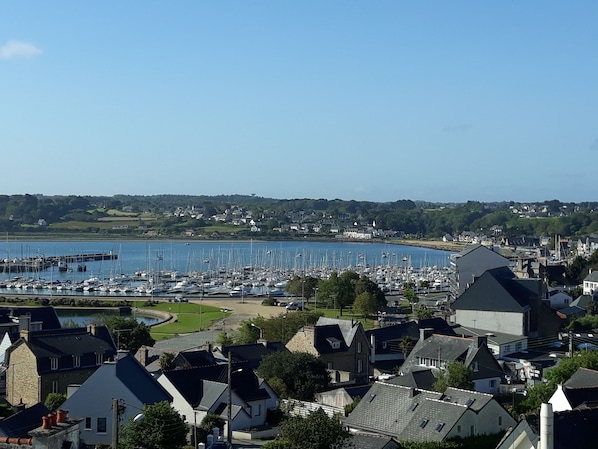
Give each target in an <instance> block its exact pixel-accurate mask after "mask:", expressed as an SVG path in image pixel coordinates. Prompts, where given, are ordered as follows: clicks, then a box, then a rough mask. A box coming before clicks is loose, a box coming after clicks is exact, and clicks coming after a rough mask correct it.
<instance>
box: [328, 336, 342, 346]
mask: <svg viewBox="0 0 598 449" xmlns="http://www.w3.org/2000/svg"><path fill="white" fill-rule="evenodd" d="M326 341H327V342H328V344H329V345H330V347H331V348H332V349H340V348H341V341H340V340H339V339H338V338H334V337H328V338H327V339H326Z"/></svg>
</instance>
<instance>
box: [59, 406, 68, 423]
mask: <svg viewBox="0 0 598 449" xmlns="http://www.w3.org/2000/svg"><path fill="white" fill-rule="evenodd" d="M66 415H67V411H66V410H60V409H59V410H56V422H57V423H61V422H66Z"/></svg>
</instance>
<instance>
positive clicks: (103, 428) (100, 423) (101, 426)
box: [97, 418, 106, 433]
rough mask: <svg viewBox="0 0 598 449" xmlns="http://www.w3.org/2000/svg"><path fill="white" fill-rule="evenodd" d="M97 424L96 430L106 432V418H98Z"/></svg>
mask: <svg viewBox="0 0 598 449" xmlns="http://www.w3.org/2000/svg"><path fill="white" fill-rule="evenodd" d="M97 424H98V425H97V427H98V428H97V432H98V433H106V418H98V421H97Z"/></svg>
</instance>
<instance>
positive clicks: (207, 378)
mask: <svg viewBox="0 0 598 449" xmlns="http://www.w3.org/2000/svg"><path fill="white" fill-rule="evenodd" d="M228 376H229V375H228V365H211V366H202V367H193V368H187V369H177V370H171V371H164V372H163V373H162V374H160V376H159V377H158V379H157V380H158V382H159V383H160V384H161V385H162V386H163V387H164V389H165V390H166V391H168V392H169V393H170V394H171V395H172V398H173V401H172V406H173V408H174V409H175V410H177V411H178V412H179V413H180V414H181V415H183V416H185V417H186V420H187V422H188V423H189V424H190V425H193V426H196V425H199V424H201V421H202V420H203V418H204V417H205V416H206V415H207V414H208V413H212V414H217V415H220V416H222V418H224V419H225V420H228V404H229V390H228V380H229V377H228ZM230 385H231V387H232V388H231V391H230V403H231V404H232V407H231V412H230V413H231V419H232V426H231V429H232V431H233V432H234V431H235V430H243V429H249V428H251V427H257V426H262V425H264V424H265V423H266V416H267V412H268V410H271V409H275V408H276V406H277V401H278V397H277V395H276V393H274V391H273V390H272V389H271V388H270V386H269V385H268V383H267V382H266V381H264V380H263V379H260V378H258V377H257V376H256V374H255V373H254V371H253V369H251V367H250V366H249V365H248V364H246V363H238V364H232V363H231V368H230ZM226 432H228V430H227V431H226Z"/></svg>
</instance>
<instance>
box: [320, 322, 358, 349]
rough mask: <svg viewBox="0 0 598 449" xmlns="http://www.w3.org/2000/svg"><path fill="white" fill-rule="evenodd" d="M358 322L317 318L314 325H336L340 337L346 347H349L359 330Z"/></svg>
mask: <svg viewBox="0 0 598 449" xmlns="http://www.w3.org/2000/svg"><path fill="white" fill-rule="evenodd" d="M358 324H359V321H354V320H341V319H336V318H327V317H320V318H318V322H317V323H316V327H317V326H331V325H336V326H338V328H339V329H340V331H341V335H342V336H343V339H344V341H345V344H346V345H347V346H351V343H352V342H353V339H354V338H355V334H356V333H357V330H358V329H359V326H358Z"/></svg>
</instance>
